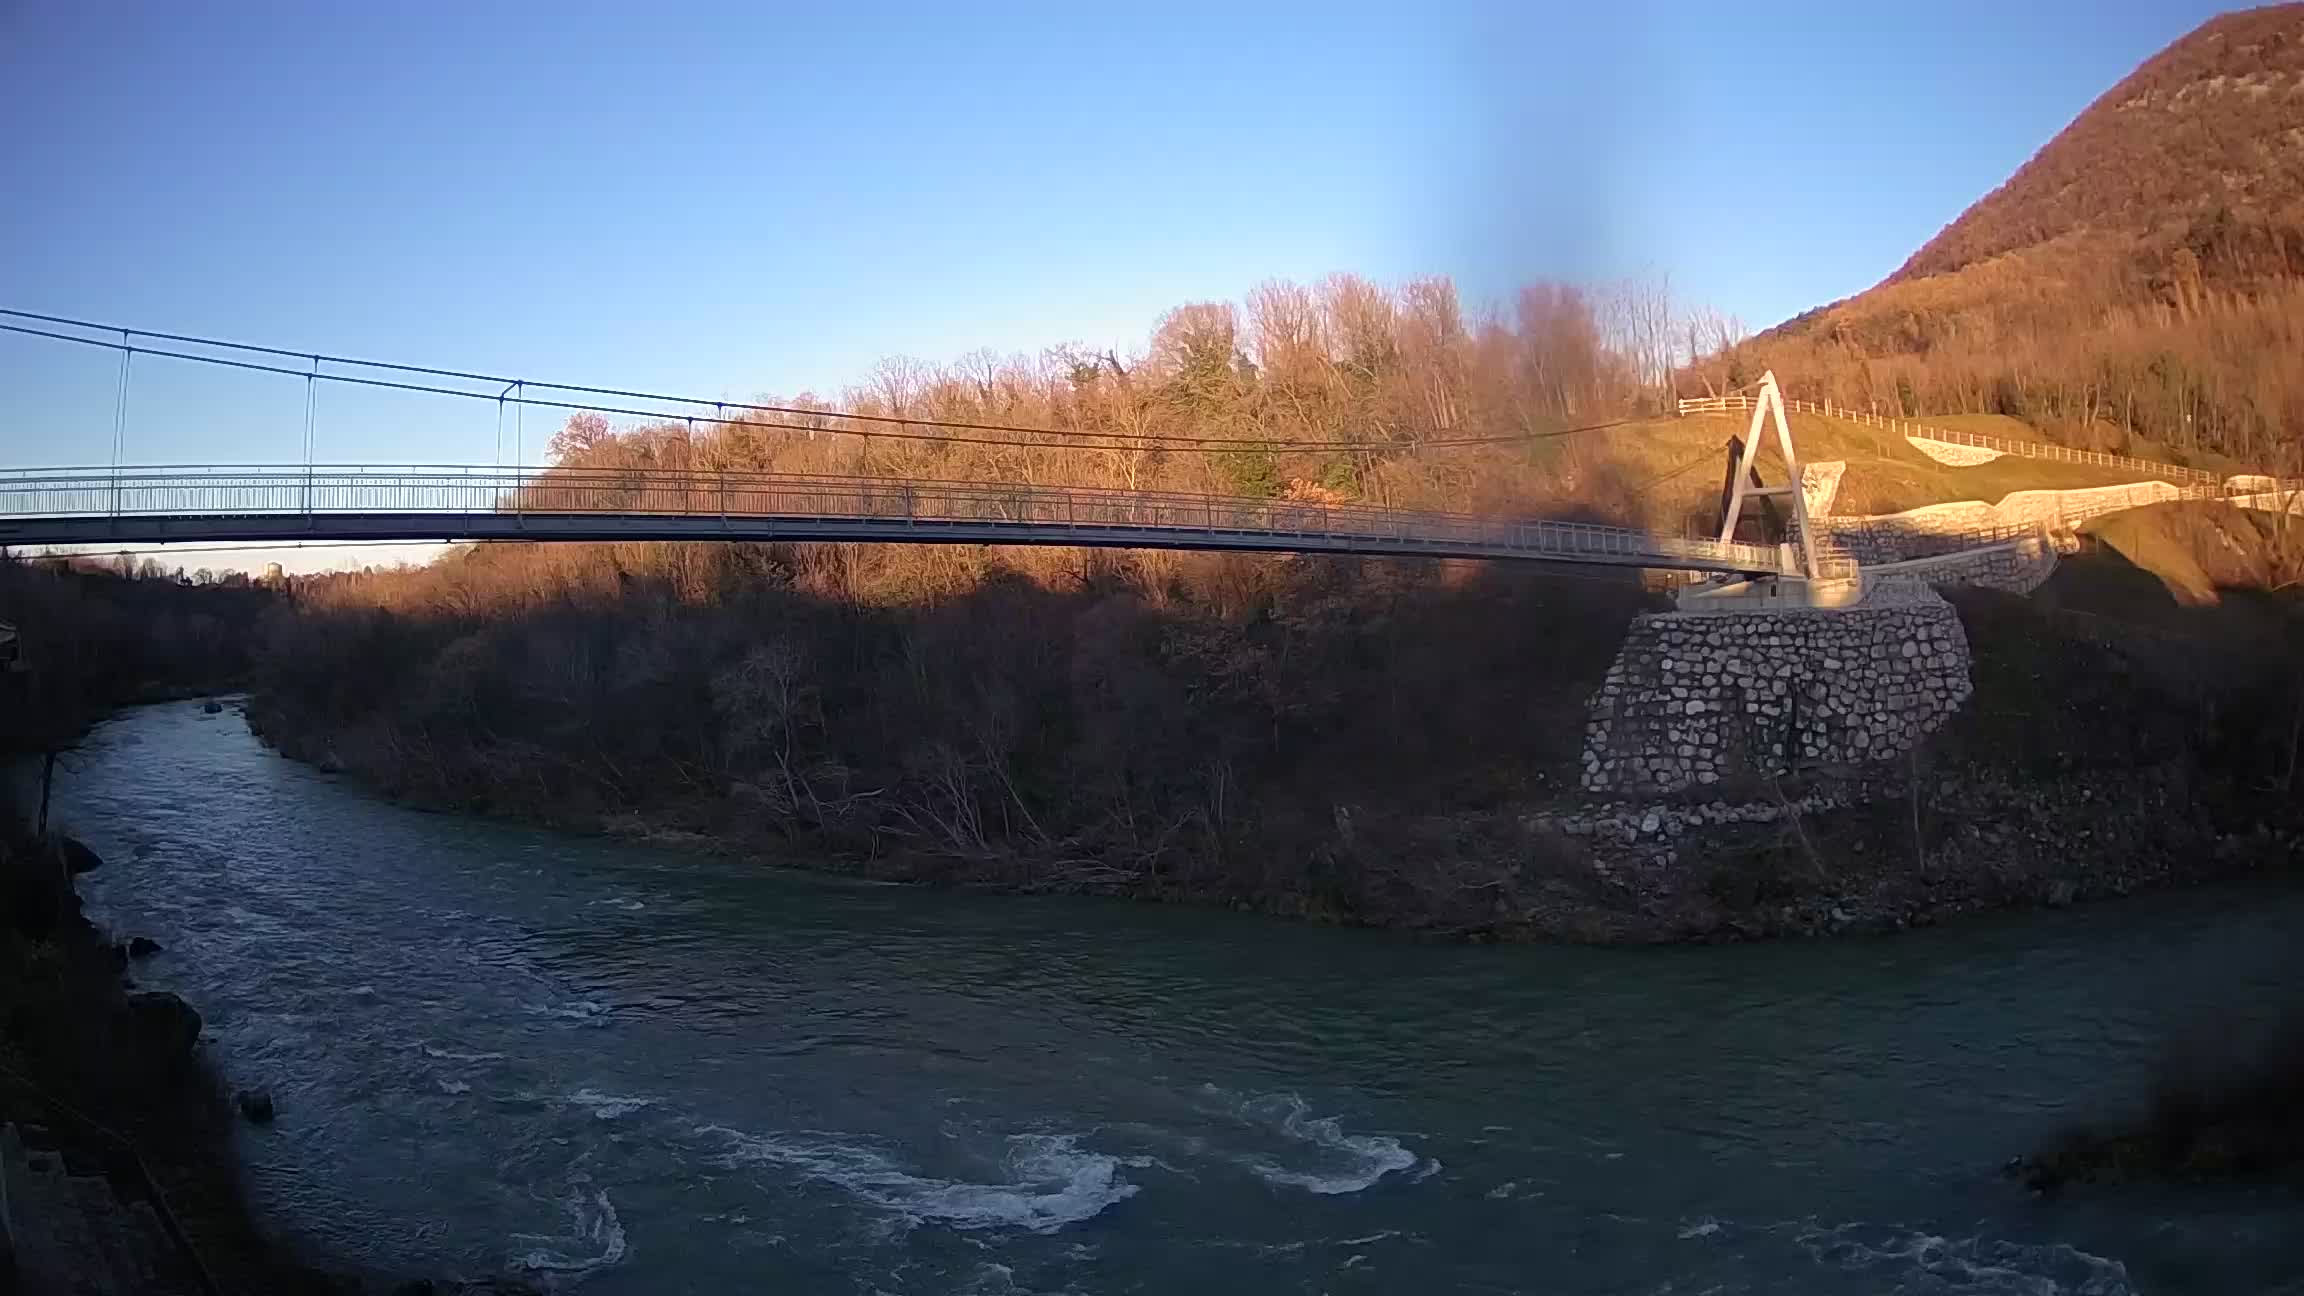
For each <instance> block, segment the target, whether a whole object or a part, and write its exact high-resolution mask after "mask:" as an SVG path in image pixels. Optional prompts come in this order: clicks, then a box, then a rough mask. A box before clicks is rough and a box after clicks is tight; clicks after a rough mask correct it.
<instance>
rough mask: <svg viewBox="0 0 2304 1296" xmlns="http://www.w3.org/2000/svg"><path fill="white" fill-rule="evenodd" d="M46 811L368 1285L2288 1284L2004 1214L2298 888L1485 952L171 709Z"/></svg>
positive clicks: (2260, 1251) (149, 979)
mask: <svg viewBox="0 0 2304 1296" xmlns="http://www.w3.org/2000/svg"><path fill="white" fill-rule="evenodd" d="M57 813H58V815H59V816H60V822H62V823H63V824H65V825H66V826H68V827H70V828H71V829H72V831H74V832H75V833H76V834H78V835H80V836H81V837H82V838H83V840H86V841H87V842H89V843H90V844H91V845H92V846H94V847H95V848H96V849H97V850H98V851H100V852H101V853H102V854H103V855H104V856H105V857H106V860H107V863H106V866H105V867H104V868H102V869H99V870H97V871H96V872H94V873H92V874H89V875H88V876H87V877H85V878H83V879H82V887H81V890H82V893H83V894H84V895H86V896H88V897H89V903H90V910H89V912H90V914H91V915H92V916H94V917H95V918H96V919H97V920H98V921H99V922H100V923H105V924H111V925H113V926H115V927H116V929H117V930H119V931H122V932H135V933H142V934H146V935H149V936H152V937H154V938H155V939H157V940H159V941H160V942H161V943H162V944H163V945H164V946H165V948H164V949H163V951H162V952H161V953H159V954H158V955H155V956H154V957H153V958H152V960H151V961H150V962H149V963H146V964H142V965H140V970H139V971H138V973H137V978H138V980H140V981H142V982H144V983H145V984H147V985H165V986H166V987H167V988H170V989H173V990H176V991H177V992H179V993H181V994H182V995H184V997H185V998H186V999H187V1000H189V1001H191V1002H192V1003H194V1004H196V1005H198V1006H199V1008H200V1011H201V1012H202V1014H203V1016H204V1017H206V1018H207V1019H208V1022H207V1027H206V1030H205V1031H204V1034H205V1035H206V1036H207V1043H205V1044H204V1045H203V1046H202V1051H203V1052H204V1053H206V1054H208V1055H209V1057H210V1058H211V1059H212V1060H213V1061H214V1062H215V1063H216V1065H217V1066H218V1067H219V1068H220V1069H221V1070H222V1072H223V1074H225V1075H226V1076H227V1077H229V1079H230V1081H231V1082H232V1083H234V1084H238V1085H260V1086H266V1087H270V1088H272V1089H273V1090H274V1091H275V1092H276V1093H277V1095H278V1096H279V1099H280V1107H279V1118H278V1121H277V1122H276V1124H275V1125H273V1126H272V1127H269V1128H267V1129H264V1130H260V1131H243V1135H242V1137H239V1138H238V1139H236V1140H235V1142H236V1144H237V1145H238V1146H239V1148H240V1149H241V1152H242V1156H243V1164H244V1165H245V1166H246V1174H247V1177H248V1179H249V1182H250V1184H251V1185H252V1187H253V1189H254V1191H255V1192H256V1194H257V1196H258V1198H259V1199H260V1201H261V1202H262V1204H263V1209H264V1212H265V1218H266V1219H267V1220H268V1221H272V1222H276V1223H277V1226H278V1227H279V1228H281V1229H282V1230H283V1231H284V1232H285V1233H286V1234H287V1235H289V1236H292V1237H294V1238H296V1239H298V1240H299V1241H300V1242H301V1243H302V1244H304V1245H308V1246H310V1247H311V1248H313V1249H314V1253H315V1254H326V1255H341V1256H347V1257H355V1258H359V1259H361V1260H364V1261H366V1262H369V1263H373V1264H375V1265H377V1266H379V1267H382V1268H386V1269H396V1270H399V1271H403V1272H423V1271H426V1270H427V1269H431V1270H432V1271H434V1272H437V1268H435V1266H436V1265H446V1266H449V1267H453V1268H456V1269H459V1270H461V1271H463V1272H481V1273H484V1272H493V1271H495V1270H496V1268H497V1267H499V1266H506V1265H509V1266H516V1267H520V1268H522V1269H524V1270H525V1271H527V1272H536V1273H539V1274H542V1275H548V1276H550V1277H551V1278H552V1279H553V1281H555V1282H565V1283H566V1284H567V1285H570V1286H575V1283H576V1280H577V1277H578V1275H582V1277H581V1286H575V1290H577V1291H580V1292H581V1293H583V1294H584V1296H658V1294H660V1293H666V1292H680V1291H697V1292H707V1291H709V1292H718V1291H747V1290H764V1291H795V1292H815V1291H827V1290H829V1291H840V1290H848V1289H851V1288H857V1287H861V1286H864V1285H866V1284H869V1285H870V1286H871V1287H873V1288H876V1289H878V1290H880V1291H885V1292H890V1293H905V1294H906V1296H952V1293H955V1292H966V1291H970V1290H974V1291H978V1292H1003V1291H1012V1290H1024V1291H1039V1292H1054V1291H1064V1290H1068V1289H1069V1290H1074V1291H1097V1292H1101V1291H1108V1290H1112V1289H1115V1288H1125V1287H1127V1286H1129V1285H1130V1284H1131V1283H1133V1284H1135V1285H1137V1286H1140V1287H1142V1288H1144V1289H1145V1290H1147V1291H1154V1290H1157V1291H1169V1290H1192V1291H1206V1292H1266V1291H1333V1292H1338V1293H1344V1292H1350V1291H1393V1290H1405V1289H1413V1288H1415V1287H1416V1286H1417V1285H1418V1284H1422V1285H1423V1286H1425V1287H1433V1288H1438V1289H1445V1290H1477V1289H1494V1290H1518V1289H1520V1288H1523V1287H1525V1286H1526V1285H1527V1282H1528V1279H1527V1275H1529V1274H1531V1273H1541V1274H1544V1275H1546V1282H1547V1285H1548V1286H1549V1287H1550V1288H1551V1289H1554V1290H1558V1291H1562V1292H1603V1291H1660V1290H1666V1289H1667V1288H1668V1289H1669V1290H1672V1291H1722V1292H1764V1291H1779V1290H1798V1291H1802V1292H1813V1293H1818V1296H1876V1293H1878V1292H1880V1291H1883V1290H1888V1289H1893V1288H1896V1287H1899V1286H1902V1287H1906V1288H1909V1289H1912V1290H1940V1291H1945V1292H1952V1293H1963V1294H1972V1296H1984V1293H1990V1292H1996V1291H2003V1290H2006V1289H2007V1288H2008V1287H2010V1286H2012V1285H2013V1286H2024V1287H2027V1288H2032V1287H2036V1288H2038V1289H2039V1290H2042V1291H2050V1290H2060V1291H2093V1292H2100V1293H2104V1294H2105V1296H2125V1294H2126V1293H2130V1292H2137V1291H2143V1292H2150V1293H2153V1296H2194V1294H2197V1296H2223V1294H2224V1293H2230V1292H2261V1291H2275V1290H2279V1289H2280V1288H2281V1287H2282V1285H2283V1284H2285V1283H2290V1282H2293V1281H2296V1280H2297V1279H2299V1278H2304V1272H2300V1271H2299V1267H2298V1266H2299V1257H2298V1256H2297V1255H2296V1254H2295V1249H2294V1247H2293V1246H2291V1245H2284V1244H2283V1241H2282V1240H2283V1239H2286V1238H2293V1237H2295V1236H2297V1232H2296V1230H2297V1228H2298V1227H2299V1226H2300V1225H2299V1217H2298V1214H2297V1212H2298V1210H2299V1209H2300V1208H2304V1199H2298V1198H2296V1197H2295V1196H2294V1195H2293V1194H2284V1193H2280V1192H2278V1191H2277V1190H2275V1191H2272V1192H2270V1193H2267V1194H2263V1195H2258V1196H2248V1195H2247V1190H2245V1189H2234V1190H2231V1191H2226V1190H2225V1189H2223V1188H2222V1187H2215V1188H2207V1189H2190V1188H2183V1187H2172V1188H2169V1189H2166V1190H2165V1191H2163V1190H2161V1189H2158V1188H2153V1187H2149V1186H2139V1187H2137V1188H2132V1189H2123V1190H2120V1191H2116V1192H2103V1191H2082V1192H2074V1193H2071V1194H2068V1195H2067V1196H2066V1197H2065V1198H2064V1199H2062V1200H2059V1201H2058V1202H2056V1203H2054V1204H2053V1205H2052V1206H2049V1207H2046V1208H2044V1207H2043V1206H2042V1205H2041V1204H2040V1203H2038V1202H2035V1201H2034V1200H2032V1199H2031V1198H2030V1196H2029V1195H2028V1194H2027V1193H2026V1192H2025V1191H2023V1189H2022V1188H2021V1187H2020V1186H2018V1185H2013V1184H2010V1183H2008V1182H2005V1181H2002V1180H1999V1179H1997V1178H1996V1177H1995V1171H1996V1170H1997V1169H1998V1167H1999V1166H2000V1165H2001V1164H2002V1163H2004V1162H2005V1161H2007V1159H2008V1158H2009V1157H2010V1156H2011V1155H2012V1154H2016V1153H2019V1152H2023V1151H2027V1150H2030V1149H2031V1148H2033V1147H2034V1146H2035V1145H2036V1144H2038V1142H2039V1141H2040V1140H2041V1139H2042V1137H2043V1136H2044V1135H2045V1134H2046V1133H2048V1132H2050V1131H2053V1130H2056V1129H2059V1128H2062V1127H2064V1126H2066V1125H2069V1124H2072V1123H2075V1122H2082V1121H2087V1122H2091V1123H2094V1122H2098V1121H2103V1122H2106V1123H2110V1122H2112V1121H2114V1120H2116V1119H2117V1118H2118V1117H2120V1116H2122V1115H2123V1114H2126V1113H2129V1112H2132V1111H2134V1110H2135V1109H2136V1104H2137V1102H2138V1100H2139V1099H2140V1098H2141V1097H2142V1095H2141V1094H2140V1093H2139V1088H2140V1086H2141V1084H2142V1082H2143V1081H2144V1080H2145V1078H2146V1077H2147V1075H2148V1074H2149V1070H2150V1066H2151V1063H2152V1060H2153V1059H2154V1058H2155V1057H2157V1056H2158V1055H2159V1053H2160V1052H2161V1050H2162V1048H2163V1047H2164V1045H2165V1043H2166V1042H2167V1041H2168V1040H2169V1039H2170V1038H2172V1037H2173V1036H2175V1035H2176V1034H2177V1032H2178V1030H2179V1029H2180V1028H2181V1027H2182V1026H2183V1025H2184V1024H2186V1023H2188V1022H2190V1021H2193V1020H2196V1019H2197V1018H2198V1017H2199V1015H2200V1013H2201V1011H2202V1008H2203V1006H2204V1005H2219V1006H2222V1005H2232V1006H2234V1007H2236V1008H2237V1009H2238V1010H2239V1011H2240V1012H2242V1013H2243V1014H2245V1013H2248V1012H2251V1011H2252V1010H2258V1009H2261V1008H2264V1007H2268V1006H2272V1005H2277V1004H2280V1003H2283V1002H2287V1001H2288V1000H2289V995H2290V993H2291V992H2292V990H2293V989H2294V987H2295V986H2296V985H2297V980H2296V975H2295V974H2296V972H2297V971H2298V969H2297V968H2296V966H2295V960H2294V940H2293V934H2294V931H2295V930H2296V928H2297V925H2298V922H2299V921H2300V917H2304V888H2300V887H2298V886H2295V885H2289V884H2285V883H2284V882H2282V881H2281V880H2280V879H2276V878H2269V877H2266V878H2257V879H2251V880H2247V881H2242V882H2238V883H2232V884H2223V885H2216V886H2205V887H2198V888H2190V889H2187V890H2182V891H2170V892H2167V893H2165V894H2162V895H2159V896H2155V897H2153V898H2151V899H2150V900H2149V901H2141V902H2138V901H2131V902H2126V903H2107V904H2101V905H2075V906H2074V907H2072V908H2070V909H2065V910H2060V911H2055V912H2043V913H2037V914H2003V915H1998V916H1993V917H1986V918H1980V919H1977V920H1974V921H1965V922H1958V923H1944V924H1940V925H1939V926H1937V927H1935V928H1933V929H1931V930H1927V931H1920V932H1913V933H1908V934H1905V935H1903V936H1900V937H1898V938H1896V939H1889V940H1815V941H1806V940H1785V941H1772V942H1761V943H1753V944H1747V945H1743V946H1740V947H1735V948H1727V947H1712V948H1707V947H1703V946H1688V947H1680V948H1674V949H1670V950H1627V949H1600V948H1590V947H1579V946H1571V945H1561V944H1536V945H1527V946H1520V947H1510V948H1495V947H1484V948H1470V947H1466V946H1463V945H1461V944H1451V943H1445V942H1439V941H1419V940H1415V939H1406V938H1403V937H1402V936H1400V935H1399V934H1398V933H1387V932H1366V931H1345V930H1339V929H1336V928H1334V927H1324V926H1321V925H1318V924H1314V923H1289V922H1272V921H1268V920H1264V919H1261V918H1256V917H1252V916H1248V915H1241V914H1235V913H1230V912H1219V911H1217V910H1215V909H1213V908H1210V907H1207V906H1188V905H1150V904H1113V903H1109V902H1105V901H1095V902H1084V901H1079V900H1074V899H1070V898H1065V897H1051V896H1043V897H1011V896H992V895H982V894H973V893H966V892H959V891H929V890H926V889H923V888H916V887H900V886H857V885H843V884H840V883H838V882H827V881H825V880H823V879H820V878H810V877H807V876H803V875H797V874H793V873H789V872H783V871H777V872H775V873H770V872H769V871H767V870H762V869H758V868H755V867H751V866H749V865H748V864H747V863H746V862H745V861H743V860H740V859H734V858H708V857H699V856H696V855H693V854H685V853H683V852H680V851H675V850H667V849H662V848H658V847H655V846H650V845H644V844H636V843H627V842H622V841H618V840H614V839H610V838H605V837H583V836H574V835H569V834H564V833H556V832H547V831H541V830H537V829H532V828H527V827H523V826H520V825H518V824H515V823H510V822H504V821H493V822H492V821H488V820H478V819H472V818H468V817H465V816H459V815H448V814H427V813H417V812H414V811H412V810H410V809H408V808H405V807H402V806H397V805H394V804H391V803H389V802H387V801H385V800H383V799H382V798H379V797H376V796H374V795H372V794H370V793H369V792H368V791H366V790H365V789H364V788H362V787H361V786H360V785H359V783H358V782H357V781H355V780H352V779H348V778H343V777H331V776H326V775H322V774H320V773H318V772H317V771H316V770H314V769H313V768H312V767H310V766H308V765H304V764H301V763H298V762H294V761H289V760H286V759H283V758H282V757H280V756H279V755H278V754H277V753H274V752H271V751H268V750H266V749H264V748H263V747H262V746H261V744H259V743H257V742H256V741H255V740H254V739H253V738H252V737H251V736H250V735H249V733H248V732H247V731H246V729H245V728H244V727H243V726H242V725H240V724H239V723H238V722H237V720H236V719H235V717H234V716H232V715H231V714H229V713H227V714H222V715H208V714H204V713H203V711H202V708H201V707H200V705H199V704H197V703H187V704H179V705H175V706H165V707H155V708H139V709H137V710H134V711H131V712H126V713H123V714H122V715H120V716H119V717H117V718H116V719H114V720H112V721H110V722H108V723H107V724H105V725H103V726H101V727H100V728H99V729H98V730H97V731H96V732H95V733H94V734H92V735H91V736H90V738H89V739H88V741H87V743H86V745H85V748H84V753H83V756H82V757H81V759H80V760H79V762H78V763H77V766H76V769H75V771H74V774H73V777H71V778H70V779H68V780H66V781H65V783H64V784H63V785H62V786H61V787H60V788H59V792H58V802H57ZM1346 973H1348V975H1346ZM2234 1033H2237V1031H2235V1032H2234ZM2236 1198H2243V1199H2240V1200H2236ZM1386 1235H1389V1236H1386ZM1963 1262H1966V1263H1971V1264H1973V1265H1974V1266H1975V1269H1974V1271H1973V1272H1964V1271H1963V1270H1962V1269H1961V1268H1960V1266H1961V1264H1962V1263H1963Z"/></svg>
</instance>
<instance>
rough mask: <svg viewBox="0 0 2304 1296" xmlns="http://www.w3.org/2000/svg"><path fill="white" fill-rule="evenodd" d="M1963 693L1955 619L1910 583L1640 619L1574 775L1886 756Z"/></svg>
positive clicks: (1744, 770)
mask: <svg viewBox="0 0 2304 1296" xmlns="http://www.w3.org/2000/svg"><path fill="white" fill-rule="evenodd" d="M1884 593H1885V592H1884ZM1969 691H1970V686H1969V681H1968V639H1967V635H1966V634H1965V633H1964V632H1963V631H1962V630H1961V627H1960V619H1959V617H1958V616H1957V615H1955V614H1954V612H1953V610H1952V607H1951V605H1950V604H1947V603H1945V602H1944V601H1943V599H1941V598H1939V597H1937V596H1936V595H1935V594H1934V593H1932V592H1930V591H1928V590H1926V589H1925V588H1923V587H1919V586H1917V585H1913V586H1909V587H1906V588H1902V589H1899V590H1897V591H1895V592H1894V595H1893V596H1892V597H1882V598H1879V599H1877V600H1868V601H1867V602H1866V604H1864V605H1862V606H1860V607H1857V608H1853V609H1846V610H1834V611H1784V612H1769V613H1750V614H1734V615H1716V614H1701V613H1689V612H1670V613H1659V614H1654V615H1649V616H1643V617H1640V618H1638V619H1637V620H1635V621H1634V622H1633V624H1632V629H1631V631H1630V632H1629V633H1628V634H1627V635H1626V637H1625V641H1624V647H1623V648H1622V649H1621V650H1620V651H1619V652H1618V653H1617V655H1616V661H1615V664H1614V665H1612V666H1611V667H1609V670H1608V674H1607V677H1606V678H1605V679H1604V680H1603V681H1602V683H1601V686H1600V691H1599V692H1598V693H1597V694H1596V695H1594V697H1593V699H1592V705H1591V714H1592V720H1591V724H1590V726H1589V728H1588V729H1587V731H1586V735H1585V746H1584V774H1583V783H1584V787H1585V789H1586V790H1588V791H1592V792H1612V793H1625V794H1631V795H1657V794H1668V793H1676V792H1684V791H1687V790H1689V789H1692V788H1705V787H1710V786H1712V785H1714V784H1717V783H1720V782H1722V781H1723V780H1725V779H1731V778H1734V777H1737V776H1751V775H1760V776H1781V775H1786V774H1790V773H1792V772H1794V771H1795V770H1797V769H1800V768H1804V767H1805V768H1813V767H1817V766H1861V765H1865V764H1869V763H1872V762H1877V761H1883V760H1888V759H1891V758H1894V757H1899V756H1902V755H1903V754H1904V753H1906V752H1908V751H1910V750H1911V749H1912V748H1913V746H1914V745H1915V744H1917V743H1918V742H1919V741H1920V740H1921V739H1922V738H1923V737H1924V736H1926V735H1927V734H1929V733H1931V732H1933V731H1934V730H1935V729H1936V728H1937V727H1938V726H1940V725H1942V724H1943V722H1944V720H1945V719H1946V718H1947V717H1948V716H1950V715H1951V714H1952V712H1953V711H1954V710H1956V709H1957V708H1958V707H1959V706H1960V704H1961V703H1962V702H1964V701H1966V700H1967V698H1968V694H1969Z"/></svg>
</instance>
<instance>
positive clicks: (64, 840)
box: [56, 837, 104, 876]
mask: <svg viewBox="0 0 2304 1296" xmlns="http://www.w3.org/2000/svg"><path fill="white" fill-rule="evenodd" d="M56 853H57V854H58V855H60V856H62V857H63V859H64V866H65V867H66V868H68V869H70V870H71V871H72V873H73V875H74V876H78V875H79V874H82V873H93V872H95V871H96V870H97V869H98V868H101V867H102V866H103V864H104V860H103V857H101V856H99V855H98V854H97V853H96V852H94V851H92V850H90V849H88V847H87V846H85V845H83V844H82V843H81V842H80V841H79V840H78V839H76V838H72V837H59V838H57V839H56Z"/></svg>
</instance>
